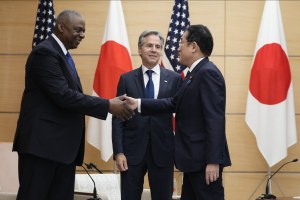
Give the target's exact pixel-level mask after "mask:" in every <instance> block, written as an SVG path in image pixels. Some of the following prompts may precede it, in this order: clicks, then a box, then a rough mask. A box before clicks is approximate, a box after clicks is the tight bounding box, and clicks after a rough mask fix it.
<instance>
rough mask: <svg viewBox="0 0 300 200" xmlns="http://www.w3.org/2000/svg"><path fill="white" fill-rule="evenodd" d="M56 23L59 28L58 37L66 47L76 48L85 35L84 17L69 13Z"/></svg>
mask: <svg viewBox="0 0 300 200" xmlns="http://www.w3.org/2000/svg"><path fill="white" fill-rule="evenodd" d="M57 23H58V30H59V35H58V37H59V39H60V40H61V42H62V43H63V44H64V45H65V47H66V49H67V50H68V49H76V48H77V47H78V45H79V44H80V42H81V40H82V39H83V38H84V37H85V35H84V33H85V21H84V19H83V18H82V17H81V16H80V15H78V14H73V13H71V14H69V15H67V16H65V17H64V18H63V20H61V21H59V22H57Z"/></svg>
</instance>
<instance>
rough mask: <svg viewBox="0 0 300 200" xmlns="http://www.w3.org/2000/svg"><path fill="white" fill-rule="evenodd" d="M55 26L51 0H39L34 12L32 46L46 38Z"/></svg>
mask: <svg viewBox="0 0 300 200" xmlns="http://www.w3.org/2000/svg"><path fill="white" fill-rule="evenodd" d="M54 26H55V13H54V8H53V2H52V0H40V1H39V5H38V10H37V14H36V22H35V28H34V34H33V41H32V48H33V47H35V46H36V45H38V44H39V43H40V42H42V41H43V40H45V39H47V38H48V37H49V36H50V35H51V34H52V32H53V29H54Z"/></svg>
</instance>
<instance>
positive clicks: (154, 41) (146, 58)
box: [139, 35, 162, 69]
mask: <svg viewBox="0 0 300 200" xmlns="http://www.w3.org/2000/svg"><path fill="white" fill-rule="evenodd" d="M139 54H140V56H141V58H142V63H143V65H144V66H145V67H147V68H149V69H151V68H153V67H155V66H156V65H157V64H158V63H159V61H160V57H161V54H162V44H161V40H160V38H159V36H157V35H148V36H146V37H145V38H144V42H143V44H142V45H141V47H139Z"/></svg>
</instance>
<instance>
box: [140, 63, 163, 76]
mask: <svg viewBox="0 0 300 200" xmlns="http://www.w3.org/2000/svg"><path fill="white" fill-rule="evenodd" d="M142 70H143V74H145V73H146V71H147V70H149V69H148V68H147V67H145V66H144V65H142ZM151 70H152V71H154V73H155V74H160V68H159V64H157V65H156V66H155V67H153V68H152V69H151Z"/></svg>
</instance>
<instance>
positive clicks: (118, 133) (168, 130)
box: [112, 67, 182, 167]
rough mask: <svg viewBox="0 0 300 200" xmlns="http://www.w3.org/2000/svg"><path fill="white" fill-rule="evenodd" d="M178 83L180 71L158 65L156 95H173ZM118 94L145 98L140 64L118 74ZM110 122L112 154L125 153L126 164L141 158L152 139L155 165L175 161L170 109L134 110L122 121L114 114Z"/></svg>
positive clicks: (165, 164) (180, 80) (160, 96)
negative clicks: (152, 112)
mask: <svg viewBox="0 0 300 200" xmlns="http://www.w3.org/2000/svg"><path fill="white" fill-rule="evenodd" d="M181 83H182V79H181V77H180V75H179V74H177V73H176V72H173V71H170V70H167V69H164V68H162V67H161V68H160V86H159V93H158V97H157V98H167V97H172V96H174V95H175V94H176V92H177V90H178V88H179V87H180V84H181ZM121 94H127V95H128V96H130V97H134V98H145V86H144V79H143V72H142V68H141V67H140V68H138V69H135V70H133V71H130V72H128V73H126V74H123V75H122V76H121V77H120V80H119V84H118V91H117V95H121ZM112 123H113V125H112V141H113V151H114V154H115V155H116V154H118V153H124V154H125V156H126V159H127V162H128V164H129V165H136V164H139V163H140V162H141V161H142V159H143V158H144V156H145V153H146V149H147V145H148V143H149V142H151V146H152V155H153V159H154V162H155V163H156V164H157V165H158V166H161V167H169V166H172V165H174V133H173V128H172V113H163V114H156V115H154V116H141V114H140V113H138V112H136V113H135V115H134V116H133V118H132V119H130V120H129V121H126V122H122V121H121V120H120V119H118V118H115V117H114V118H113V122H112ZM150 138H151V140H150Z"/></svg>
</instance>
